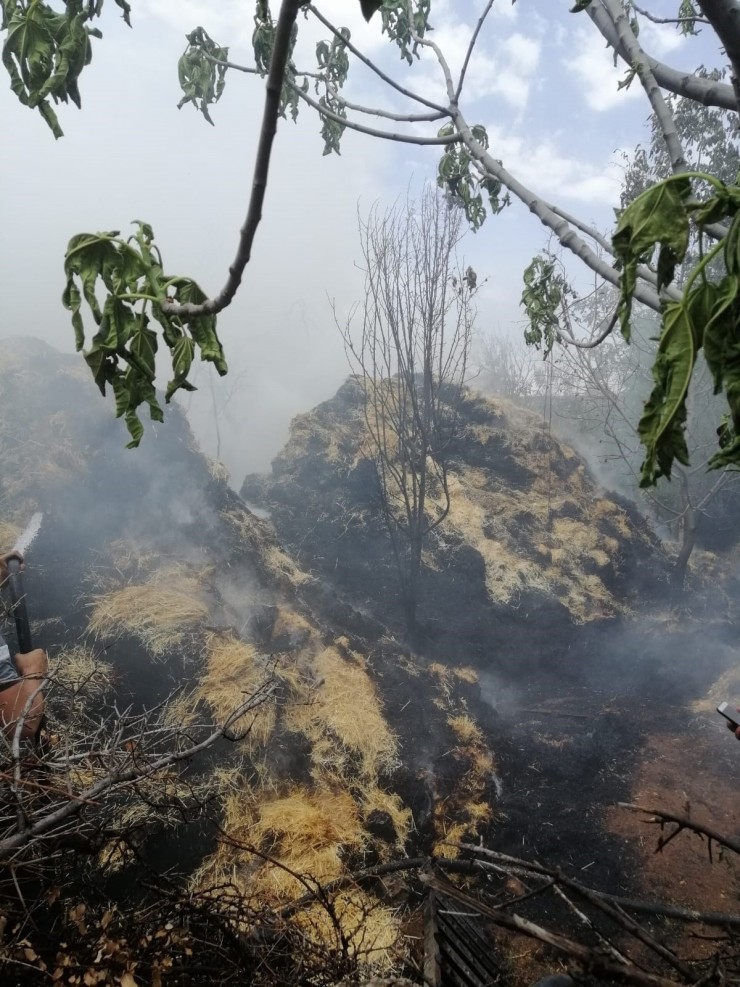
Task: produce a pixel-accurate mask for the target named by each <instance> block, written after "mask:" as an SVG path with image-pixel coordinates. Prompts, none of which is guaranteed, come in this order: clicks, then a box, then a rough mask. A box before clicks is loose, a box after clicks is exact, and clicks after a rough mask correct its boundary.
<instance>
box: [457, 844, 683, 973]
mask: <svg viewBox="0 0 740 987" xmlns="http://www.w3.org/2000/svg"><path fill="white" fill-rule="evenodd" d="M460 848H461V849H463V850H466V851H467V852H469V853H472V854H474V855H475V856H484V857H487V858H491V859H493V860H496V859H501V858H504V859H505V860H506V861H507V862H511V863H515V864H516V866H517V867H522V868H524V869H525V870H527V871H529V872H534V873H537V874H541V875H543V876H549V877H550V878H551V879H552V880H553V881H555V882H556V883H558V884H563V885H564V886H565V887H567V888H568V889H570V890H572V891H575V892H576V894H579V895H580V896H581V897H582V898H585V899H586V901H588V902H590V903H591V904H592V905H593V906H594V907H596V908H599V909H600V910H601V911H602V912H603V913H604V914H605V915H608V916H609V918H611V919H612V921H613V922H616V924H617V925H619V926H621V927H622V928H623V929H626V930H627V931H628V932H631V933H632V935H634V936H635V937H636V938H638V939H639V940H640V941H641V942H643V943H644V944H645V945H646V946H649V947H650V948H651V949H653V950H654V951H655V952H656V953H658V955H659V956H661V957H662V958H663V959H664V960H665V961H666V963H670V965H671V966H672V967H674V969H676V970H678V972H679V973H680V974H681V975H682V976H684V977H686V978H687V979H689V980H690V979H691V978H692V976H693V973H692V971H691V969H690V968H689V967H688V966H687V965H686V964H685V963H683V962H682V961H681V960H680V959H679V958H678V957H677V956H676V954H675V953H674V952H673V951H672V950H670V949H668V948H667V947H665V946H664V945H663V944H662V943H661V942H659V941H658V940H657V939H655V938H654V937H653V936H652V935H651V934H650V933H649V932H647V931H646V930H645V929H643V927H642V926H641V925H639V924H638V923H637V922H635V921H634V919H632V918H630V916H629V915H625V914H624V912H622V911H621V909H619V908H617V907H614V906H613V905H612V904H609V902H607V901H605V900H604V899H603V897H602V894H601V893H600V892H598V891H593V890H592V889H591V888H587V887H585V886H584V885H582V884H581V883H580V882H578V881H574V880H572V879H571V878H568V877H564V876H563V875H562V874H561V873H560V872H559V871H556V870H552V869H550V868H547V867H543V866H542V865H541V864H534V863H529V862H528V861H526V860H519V859H517V858H516V857H506V855H505V854H497V853H496V852H495V851H494V850H486V849H484V848H483V847H475V846H473V845H472V844H469V843H462V844H460Z"/></svg>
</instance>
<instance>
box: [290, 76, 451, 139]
mask: <svg viewBox="0 0 740 987" xmlns="http://www.w3.org/2000/svg"><path fill="white" fill-rule="evenodd" d="M288 85H289V86H290V88H291V89H292V90H293V92H295V93H296V94H297V95H298V96H299V97H300V98H301V99H302V100H303V102H304V103H307V104H308V105H309V106H310V107H312V109H314V110H316V112H317V113H319V114H320V115H321V116H324V117H327V118H328V119H329V120H334V122H335V123H339V124H341V126H343V127H347V129H348V130H356V131H357V133H358V134H366V135H367V136H368V137H379V138H381V140H387V141H396V142H398V143H400V144H420V145H432V146H435V145H436V146H439V145H447V144H457V143H459V141H460V135H459V134H458V133H454V134H447V135H443V136H441V137H439V136H437V137H421V136H416V135H415V134H402V133H392V132H390V131H388V130H378V129H376V128H375V127H368V126H366V125H365V124H364V123H357V122H356V121H355V120H351V119H350V118H349V117H343V116H340V114H339V113H334V111H333V110H330V109H329V108H328V107H327V106H322V105H321V104H320V103H319V102H318V101H317V100H315V99H314V98H313V97H312V96H309V95H308V93H306V92H304V91H303V90H302V89H301V88H300V86H297V85H296V84H295V83H294V82H289V83H288ZM445 115H447V114H445Z"/></svg>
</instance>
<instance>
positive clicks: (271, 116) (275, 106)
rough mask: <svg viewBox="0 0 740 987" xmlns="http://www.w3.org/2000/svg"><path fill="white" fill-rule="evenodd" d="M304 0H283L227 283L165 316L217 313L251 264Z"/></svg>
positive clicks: (169, 307)
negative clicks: (246, 202) (248, 193)
mask: <svg viewBox="0 0 740 987" xmlns="http://www.w3.org/2000/svg"><path fill="white" fill-rule="evenodd" d="M301 6H302V3H301V0H283V2H282V4H281V6H280V13H279V14H278V19H277V25H276V28H275V42H274V45H273V49H272V56H271V58H270V69H269V72H268V73H267V83H266V85H265V104H264V109H263V112H262V127H261V129H260V139H259V144H258V145H257V157H256V159H255V163H254V174H253V178H252V194H251V196H250V198H249V206H248V209H247V216H246V219H245V220H244V225H243V226H242V228H241V230H240V232H239V246H238V249H237V253H236V257H235V258H234V261H233V263H232V264H231V266H230V267H229V276H228V278H227V280H226V284H225V285H224V287H223V288H222V289H221V291H220V292H219V293H218V295H216V297H215V298H208V299H206V301H204V302H202V303H201V304H199V305H195V304H193V303H192V302H188V303H187V304H185V305H179V304H177V303H175V302H165V303H164V304H163V305H162V311H163V312H164V313H165V314H166V315H177V316H180V317H181V318H185V319H192V318H194V317H195V316H198V315H215V314H216V313H217V312H220V311H221V310H222V309H224V308H226V306H227V305H229V304H230V303H231V301H232V299H233V297H234V295H235V294H236V292H237V289H238V288H239V285H240V284H241V280H242V275H243V274H244V269H245V268H246V266H247V264H248V263H249V258H250V256H251V253H252V243H253V242H254V237H255V234H256V232H257V227H258V226H259V224H260V220H261V219H262V204H263V202H264V200H265V191H266V190H267V178H268V175H269V171H270V154H271V152H272V143H273V140H274V137H275V133H276V131H277V120H278V115H279V113H280V93H281V91H282V88H283V76H284V74H285V67H286V65H287V63H288V55H289V52H290V39H291V34H292V31H293V25H294V24H295V21H296V17H297V16H298V10H299V9H300V7H301Z"/></svg>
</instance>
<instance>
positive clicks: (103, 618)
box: [89, 566, 208, 657]
mask: <svg viewBox="0 0 740 987" xmlns="http://www.w3.org/2000/svg"><path fill="white" fill-rule="evenodd" d="M187 572H188V569H187V568H185V567H183V566H172V567H169V568H165V569H161V570H159V571H158V572H156V573H154V575H153V576H151V577H150V579H149V580H147V582H146V583H143V584H140V585H131V586H124V587H123V588H122V589H118V590H114V591H113V592H111V593H106V594H104V595H102V596H98V597H96V598H95V601H94V603H93V609H92V616H91V618H90V623H89V629H90V631H91V632H92V633H93V634H97V635H99V636H101V637H109V636H111V635H113V634H122V633H128V634H133V635H134V636H136V637H138V638H139V640H140V641H142V643H143V644H144V645H145V646H146V647H147V649H148V650H149V651H150V653H151V654H152V655H154V656H155V657H158V656H161V655H163V654H165V652H167V651H172V650H174V649H175V648H177V647H178V646H179V645H180V644H181V643H182V642H183V641H184V640H185V638H186V637H187V635H188V633H189V632H191V631H193V630H194V629H195V627H196V626H197V625H198V624H199V623H201V622H202V621H203V620H204V618H205V617H206V616H207V615H208V607H207V606H206V605H205V603H204V602H203V601H202V599H201V593H202V583H201V580H200V579H198V578H196V577H195V576H190V575H187V574H186V573H187Z"/></svg>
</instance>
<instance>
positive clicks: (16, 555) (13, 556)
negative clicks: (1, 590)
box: [0, 549, 23, 586]
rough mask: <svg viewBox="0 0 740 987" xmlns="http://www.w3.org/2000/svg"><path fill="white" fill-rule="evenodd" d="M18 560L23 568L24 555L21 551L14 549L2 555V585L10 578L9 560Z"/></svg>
mask: <svg viewBox="0 0 740 987" xmlns="http://www.w3.org/2000/svg"><path fill="white" fill-rule="evenodd" d="M12 561H16V562H18V563H20V567H21V569H22V568H23V556H22V555H21V553H20V552H16V550H15V549H13V550H12V551H11V552H6V553H5V554H4V555H0V586H2V584H3V583H4V582H6V580H7V579H8V576H9V575H10V572H9V571H8V562H12Z"/></svg>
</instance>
